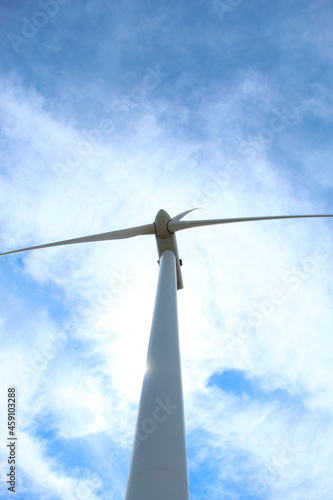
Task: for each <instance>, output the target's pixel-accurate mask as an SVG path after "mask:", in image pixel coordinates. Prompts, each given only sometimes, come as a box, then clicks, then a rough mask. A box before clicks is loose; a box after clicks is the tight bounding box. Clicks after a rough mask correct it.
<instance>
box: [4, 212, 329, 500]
mask: <svg viewBox="0 0 333 500" xmlns="http://www.w3.org/2000/svg"><path fill="white" fill-rule="evenodd" d="M193 210H194V209H193ZM191 211H192V210H187V211H186V212H182V213H181V214H178V215H176V216H175V217H173V218H171V217H170V215H169V214H168V213H167V212H166V211H165V210H162V209H161V210H159V212H158V213H157V215H156V218H155V221H154V222H153V223H151V224H146V225H143V226H137V227H132V228H129V229H121V230H119V231H110V232H107V233H102V234H95V235H92V236H84V237H82V238H75V239H71V240H64V241H57V242H55V243H47V244H44V245H38V246H33V247H27V248H22V249H19V250H12V251H10V252H4V253H1V254H0V256H4V255H10V254H14V253H18V252H25V251H27V250H37V249H39V248H48V247H54V246H62V245H71V244H74V243H87V242H92V241H107V240H117V239H123V238H131V237H133V236H140V235H150V234H154V235H155V237H156V243H157V249H158V255H159V261H158V262H159V264H160V269H159V277H158V284H157V292H156V299H155V306H154V313H153V321H152V327H151V333H150V340H149V347H148V354H147V370H146V374H145V377H144V380H143V385H142V392H141V397H140V403H139V410H138V417H137V423H136V430H135V437H134V443H133V449H132V458H131V464H130V470H129V476H128V482H127V490H126V496H125V500H188V499H189V486H188V472H187V456H186V441H185V424H184V404H183V389H182V379H181V361H180V351H179V337H178V320H177V296H176V295H177V290H179V289H181V288H183V280H182V274H181V265H182V262H181V260H180V259H179V255H178V248H177V242H176V236H175V233H176V232H177V231H180V230H183V229H189V228H193V227H200V226H208V225H214V224H230V223H235V222H249V221H262V220H271V219H298V218H309V217H333V215H280V216H268V217H242V218H237V219H211V220H190V221H182V220H181V219H183V217H184V216H185V215H187V214H188V213H190V212H191Z"/></svg>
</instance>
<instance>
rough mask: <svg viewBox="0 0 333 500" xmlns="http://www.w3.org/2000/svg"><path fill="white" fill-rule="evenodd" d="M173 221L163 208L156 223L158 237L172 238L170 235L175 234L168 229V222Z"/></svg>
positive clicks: (157, 216) (156, 218)
mask: <svg viewBox="0 0 333 500" xmlns="http://www.w3.org/2000/svg"><path fill="white" fill-rule="evenodd" d="M171 220H172V219H171V216H170V215H169V214H168V212H166V211H165V210H163V208H161V210H159V211H158V213H157V215H156V217H155V222H154V225H155V234H156V236H170V234H174V233H173V232H172V231H169V229H168V222H170V221H171Z"/></svg>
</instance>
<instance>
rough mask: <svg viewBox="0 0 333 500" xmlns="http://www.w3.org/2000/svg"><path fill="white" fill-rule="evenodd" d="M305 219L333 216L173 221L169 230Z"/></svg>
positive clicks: (279, 216) (278, 216)
mask: <svg viewBox="0 0 333 500" xmlns="http://www.w3.org/2000/svg"><path fill="white" fill-rule="evenodd" d="M305 217H333V215H274V216H270V217H241V218H237V219H209V220H189V221H178V220H171V221H170V222H169V223H168V229H169V230H170V231H171V232H175V231H180V230H181V229H189V228H192V227H200V226H211V225H214V224H231V223H233V222H248V221H258V220H269V219H300V218H305Z"/></svg>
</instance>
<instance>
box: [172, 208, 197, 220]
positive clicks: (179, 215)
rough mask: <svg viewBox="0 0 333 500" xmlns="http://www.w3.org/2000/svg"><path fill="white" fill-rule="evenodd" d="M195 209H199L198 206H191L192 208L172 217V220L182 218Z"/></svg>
mask: <svg viewBox="0 0 333 500" xmlns="http://www.w3.org/2000/svg"><path fill="white" fill-rule="evenodd" d="M193 210H198V208H191V210H186V212H182V213H181V214H178V215H175V217H173V218H172V220H180V219H182V218H183V217H185V215H187V214H189V213H190V212H193Z"/></svg>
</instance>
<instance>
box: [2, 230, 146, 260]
mask: <svg viewBox="0 0 333 500" xmlns="http://www.w3.org/2000/svg"><path fill="white" fill-rule="evenodd" d="M143 234H155V227H154V224H146V225H144V226H137V227H130V228H128V229H120V230H119V231H110V232H108V233H100V234H93V235H91V236H83V237H82V238H74V239H72V240H63V241H56V242H55V243H46V244H45V245H37V246H34V247H27V248H21V249H19V250H12V251H10V252H4V253H0V256H1V255H10V254H12V253H18V252H26V251H27V250H37V249H39V248H48V247H56V246H62V245H72V244H73V243H88V242H91V241H107V240H121V239H124V238H132V237H133V236H140V235H143Z"/></svg>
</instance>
